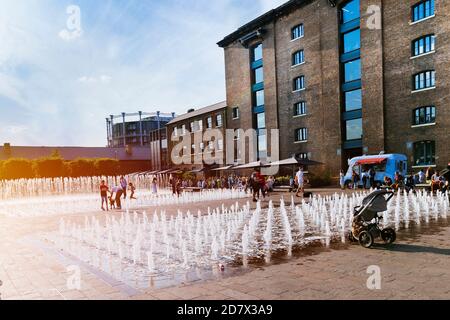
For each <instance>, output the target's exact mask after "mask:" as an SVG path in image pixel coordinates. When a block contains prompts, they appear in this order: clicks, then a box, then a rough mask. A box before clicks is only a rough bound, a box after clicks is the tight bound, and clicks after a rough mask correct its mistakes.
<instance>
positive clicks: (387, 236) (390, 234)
mask: <svg viewBox="0 0 450 320" xmlns="http://www.w3.org/2000/svg"><path fill="white" fill-rule="evenodd" d="M381 238H382V239H383V241H384V243H386V244H391V243H394V242H395V240H397V233H396V232H395V230H394V229H392V228H387V229H384V230H383V231H381Z"/></svg>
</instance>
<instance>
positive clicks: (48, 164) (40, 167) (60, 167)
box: [33, 157, 67, 178]
mask: <svg viewBox="0 0 450 320" xmlns="http://www.w3.org/2000/svg"><path fill="white" fill-rule="evenodd" d="M33 168H34V172H35V175H36V177H38V178H58V177H64V176H66V175H67V174H66V166H65V165H64V160H63V159H62V158H56V157H48V158H40V159H37V160H34V161H33Z"/></svg>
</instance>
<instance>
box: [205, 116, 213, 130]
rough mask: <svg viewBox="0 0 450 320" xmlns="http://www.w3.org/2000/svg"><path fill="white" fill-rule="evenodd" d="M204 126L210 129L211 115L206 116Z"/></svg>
mask: <svg viewBox="0 0 450 320" xmlns="http://www.w3.org/2000/svg"><path fill="white" fill-rule="evenodd" d="M206 127H207V128H208V129H211V128H212V117H208V118H207V119H206Z"/></svg>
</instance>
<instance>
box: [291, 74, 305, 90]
mask: <svg viewBox="0 0 450 320" xmlns="http://www.w3.org/2000/svg"><path fill="white" fill-rule="evenodd" d="M293 89H294V91H298V90H302V89H305V76H300V77H297V78H295V79H294V88H293Z"/></svg>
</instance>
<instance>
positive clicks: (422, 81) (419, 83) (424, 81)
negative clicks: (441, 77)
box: [413, 70, 436, 90]
mask: <svg viewBox="0 0 450 320" xmlns="http://www.w3.org/2000/svg"><path fill="white" fill-rule="evenodd" d="M413 82H414V83H413V87H414V90H421V89H427V88H433V87H435V86H436V72H435V71H434V70H430V71H424V72H421V73H418V74H416V75H415V76H414V77H413Z"/></svg>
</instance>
